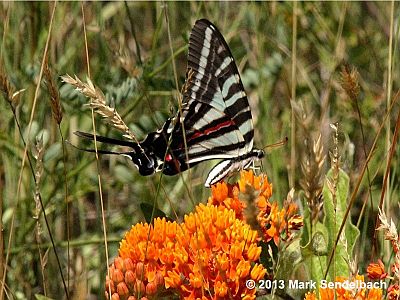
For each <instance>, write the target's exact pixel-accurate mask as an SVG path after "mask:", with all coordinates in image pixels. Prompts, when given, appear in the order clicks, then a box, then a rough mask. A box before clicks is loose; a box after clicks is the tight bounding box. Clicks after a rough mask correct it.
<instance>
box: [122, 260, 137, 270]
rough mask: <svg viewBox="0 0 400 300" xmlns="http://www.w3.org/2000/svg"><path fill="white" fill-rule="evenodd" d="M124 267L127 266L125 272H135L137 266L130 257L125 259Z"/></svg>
mask: <svg viewBox="0 0 400 300" xmlns="http://www.w3.org/2000/svg"><path fill="white" fill-rule="evenodd" d="M124 265H125V270H132V271H133V270H134V269H135V265H134V264H133V261H132V259H130V258H129V257H128V258H125V259H124Z"/></svg>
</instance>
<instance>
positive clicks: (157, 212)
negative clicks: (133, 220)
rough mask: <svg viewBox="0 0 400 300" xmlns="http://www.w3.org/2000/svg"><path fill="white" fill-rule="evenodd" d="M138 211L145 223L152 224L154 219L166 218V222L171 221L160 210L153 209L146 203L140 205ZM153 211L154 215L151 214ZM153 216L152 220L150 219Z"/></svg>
mask: <svg viewBox="0 0 400 300" xmlns="http://www.w3.org/2000/svg"><path fill="white" fill-rule="evenodd" d="M140 209H141V210H142V213H143V215H144V218H145V219H146V222H147V223H149V224H150V223H152V222H153V220H154V219H155V218H166V219H167V220H171V218H170V217H168V216H167V215H166V214H165V213H164V212H163V211H162V210H160V209H158V208H157V207H153V205H151V204H148V203H146V202H142V203H140ZM153 209H154V214H153ZM152 215H153V218H152Z"/></svg>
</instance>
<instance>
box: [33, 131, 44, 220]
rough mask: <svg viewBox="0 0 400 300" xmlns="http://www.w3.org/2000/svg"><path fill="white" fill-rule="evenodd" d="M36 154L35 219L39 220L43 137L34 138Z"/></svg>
mask: <svg viewBox="0 0 400 300" xmlns="http://www.w3.org/2000/svg"><path fill="white" fill-rule="evenodd" d="M35 150H36V153H35V154H34V158H35V159H36V166H35V178H36V180H35V204H36V209H35V215H34V218H35V219H37V220H38V219H39V214H40V210H41V205H40V188H39V187H40V182H41V179H42V175H43V154H44V151H43V136H41V137H36V144H35Z"/></svg>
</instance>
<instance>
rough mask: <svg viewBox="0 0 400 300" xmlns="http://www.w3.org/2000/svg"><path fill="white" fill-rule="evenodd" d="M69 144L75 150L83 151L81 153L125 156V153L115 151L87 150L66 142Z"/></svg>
mask: <svg viewBox="0 0 400 300" xmlns="http://www.w3.org/2000/svg"><path fill="white" fill-rule="evenodd" d="M65 142H66V143H67V144H69V145H71V146H72V147H74V148H75V149H78V150H81V151H85V152H92V153H96V152H97V153H99V154H115V155H122V154H125V153H124V152H115V151H108V150H97V151H96V149H86V148H81V147H78V146H75V145H74V144H72V143H71V142H70V141H68V140H66V141H65Z"/></svg>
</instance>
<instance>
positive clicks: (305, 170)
mask: <svg viewBox="0 0 400 300" xmlns="http://www.w3.org/2000/svg"><path fill="white" fill-rule="evenodd" d="M53 6H54V4H53V3H47V2H25V3H24V2H20V3H11V2H3V3H1V4H0V18H1V20H2V22H1V24H0V29H1V30H0V33H1V52H0V71H1V89H2V91H3V92H4V93H3V95H2V96H1V99H0V129H1V130H0V191H1V192H0V202H1V206H0V207H1V209H2V210H1V211H0V214H1V220H2V231H1V236H0V238H1V240H0V242H1V243H2V246H1V249H2V250H1V253H0V254H1V256H0V260H1V261H0V263H1V265H2V268H1V270H0V271H1V274H0V275H1V278H4V277H3V276H4V274H6V275H5V279H6V280H5V287H4V290H3V292H4V296H5V297H6V298H10V299H31V298H33V297H34V295H35V294H37V293H39V294H45V295H47V296H49V297H52V298H55V299H60V298H61V297H62V296H63V295H64V294H65V293H64V289H63V284H62V281H61V272H60V269H59V266H60V267H61V269H62V273H63V275H64V279H65V280H66V282H67V284H68V289H69V290H70V291H71V292H72V294H71V295H73V297H75V298H76V299H82V298H90V299H95V298H101V297H103V294H104V292H103V287H104V278H105V274H106V263H105V261H106V260H105V257H106V254H105V247H104V235H103V225H102V210H101V205H100V197H99V180H100V182H101V191H102V198H103V200H104V208H105V211H104V214H103V216H104V218H105V223H106V227H107V238H108V243H107V244H108V256H109V257H110V258H112V257H114V256H115V255H116V254H117V248H118V241H119V240H120V239H121V238H122V237H123V233H124V232H125V231H126V230H128V229H129V228H130V226H131V225H132V224H134V223H136V222H139V221H143V220H144V217H143V213H142V209H141V207H140V204H141V203H149V204H152V203H153V202H154V201H155V200H157V205H158V208H159V209H161V210H162V211H164V212H165V213H167V214H168V215H170V216H172V217H173V218H176V217H178V218H179V217H182V216H183V214H184V213H187V212H190V211H192V209H193V202H191V201H190V200H189V199H190V198H192V199H193V200H194V202H195V203H198V202H205V201H206V199H207V197H208V196H209V190H208V189H205V188H204V187H203V182H204V180H205V176H206V175H207V172H208V170H209V169H210V167H211V166H212V165H213V164H214V163H215V162H206V163H202V164H200V165H199V166H197V167H195V168H194V169H193V170H192V171H191V172H185V173H183V174H182V175H181V176H175V177H167V176H160V175H154V176H150V177H141V176H140V175H139V174H138V172H137V170H136V169H135V168H134V166H133V164H132V163H131V162H129V161H128V160H127V159H124V158H120V157H109V156H103V157H100V160H99V161H98V163H96V159H95V155H94V154H92V153H84V152H81V151H79V150H77V149H75V148H74V147H72V146H71V145H70V144H68V143H66V141H67V140H68V141H70V142H71V143H72V144H74V145H80V146H81V147H89V148H90V147H93V145H91V144H88V143H87V142H85V141H82V140H78V139H77V137H76V136H74V135H73V132H74V131H76V130H81V131H86V132H92V130H93V129H92V114H91V111H90V109H88V108H87V107H86V106H85V104H86V103H88V100H87V99H86V98H85V97H83V96H82V95H81V94H80V93H78V92H76V91H75V90H74V89H73V87H72V86H70V85H68V84H65V83H63V82H62V81H61V79H60V76H61V75H65V74H67V73H68V74H70V75H74V74H76V75H77V76H78V77H79V78H81V79H82V80H85V79H86V77H90V78H91V80H92V81H93V83H94V84H95V85H96V86H97V87H99V88H100V89H101V90H102V91H103V93H104V94H105V96H106V99H107V101H108V104H109V105H110V106H112V107H115V108H116V109H117V110H118V112H119V113H120V114H121V116H122V118H123V119H124V121H125V122H126V124H128V126H129V127H130V128H131V130H132V131H133V132H134V134H135V135H136V136H137V137H138V138H139V139H142V138H143V137H144V136H145V135H146V133H148V132H150V131H152V130H155V129H157V128H159V127H160V125H161V124H162V123H163V122H164V121H165V119H166V118H167V117H168V116H170V115H171V114H174V112H175V111H176V110H177V103H178V100H177V99H178V98H177V97H178V91H179V90H180V88H181V86H182V84H183V83H184V79H185V71H186V54H187V43H188V37H189V33H190V30H191V27H192V26H193V24H194V22H195V20H196V19H199V18H207V19H209V20H210V21H212V22H214V23H215V24H216V25H217V27H218V28H219V29H220V31H221V32H222V33H223V35H224V36H225V38H226V40H227V42H228V44H229V45H230V48H231V50H232V53H233V55H234V57H235V59H236V62H237V64H238V67H239V70H240V72H241V76H242V80H243V83H244V86H245V88H246V90H247V93H248V96H249V102H250V105H251V107H252V113H253V119H254V122H255V130H256V138H255V145H256V146H257V147H258V148H262V147H265V146H266V145H268V144H271V143H274V142H277V141H279V140H281V139H283V138H284V137H286V136H287V137H289V143H288V144H287V145H285V146H284V147H281V148H279V150H271V151H269V153H268V155H267V157H266V158H265V159H264V161H263V171H264V172H265V173H267V174H268V177H269V180H270V181H271V182H272V183H273V189H274V194H273V198H274V199H278V200H281V199H284V198H285V197H286V194H287V193H288V191H289V189H290V187H292V186H293V187H294V188H295V189H296V198H298V199H299V200H301V201H302V203H303V204H305V203H307V201H305V200H309V199H312V198H313V199H316V200H315V201H317V204H316V205H317V206H318V205H319V204H318V203H320V202H319V201H320V200H321V199H322V200H323V198H321V197H320V195H321V189H322V186H321V181H322V180H323V179H324V176H325V174H326V173H327V171H328V169H329V166H330V160H329V159H325V158H324V157H325V155H327V154H328V151H332V148H333V146H334V143H333V142H332V141H333V139H332V137H333V134H334V131H332V129H331V127H330V124H332V123H336V122H337V123H338V151H339V153H338V154H339V155H338V156H340V162H341V168H342V169H343V170H344V171H345V172H346V173H347V175H348V176H349V177H350V193H351V192H352V191H354V188H355V187H356V183H357V179H358V178H359V176H360V174H361V171H362V168H363V167H364V165H365V162H366V157H367V155H368V153H369V151H370V150H371V147H372V145H373V142H374V139H375V137H376V135H377V133H378V131H379V127H380V126H381V125H384V129H383V131H382V132H381V133H380V135H379V137H378V140H377V144H376V147H375V149H374V152H373V156H372V159H371V160H370V163H369V168H368V172H366V173H365V175H364V176H363V181H362V183H361V187H360V189H359V190H358V193H357V194H356V198H355V203H354V205H353V207H352V209H351V216H350V217H351V219H352V220H353V223H354V224H357V226H358V228H359V230H360V232H361V235H360V237H359V239H358V242H357V244H356V245H355V248H354V255H355V256H357V258H358V261H359V268H360V269H361V270H363V269H365V266H366V265H367V264H368V262H369V261H370V260H371V256H370V255H371V253H368V252H365V251H364V250H365V249H371V248H372V243H373V236H374V225H375V219H376V214H377V206H378V203H379V200H380V198H381V195H382V191H383V189H382V186H383V179H384V177H385V174H386V173H387V170H389V171H390V176H389V177H388V181H387V183H388V184H387V190H386V195H385V202H384V207H385V210H386V211H387V212H388V216H389V217H393V218H394V219H395V222H396V223H397V221H398V218H397V217H396V216H398V214H399V207H398V201H399V188H400V187H399V168H398V166H399V157H400V156H399V155H400V151H399V147H395V148H394V153H393V155H389V146H390V145H391V144H392V143H394V144H396V140H395V139H393V132H394V128H395V125H396V122H397V121H398V120H397V113H398V112H399V105H398V104H395V105H394V108H393V110H392V111H390V113H389V118H388V119H387V122H385V123H383V122H384V118H385V114H386V112H387V111H388V109H389V106H390V103H391V102H392V101H393V99H396V93H397V92H398V89H399V87H400V81H399V80H400V77H399V76H400V72H399V71H400V68H399V55H398V53H399V52H398V51H399V49H398V42H399V25H398V24H399V15H400V9H399V5H398V3H395V4H392V3H386V2H376V3H375V2H327V3H319V2H310V3H308V2H303V3H298V4H295V3H289V2H288V3H285V2H284V3H280V2H279V3H278V2H257V3H239V2H212V3H200V2H179V3H175V2H167V3H164V2H152V3H147V2H128V3H125V2H110V3H103V2H89V3H78V2H60V3H57V6H56V8H55V10H54V15H52V13H53ZM391 17H392V18H393V19H392V21H391ZM393 20H394V21H393ZM84 24H85V27H84V26H83V25H84ZM391 24H394V25H393V26H392V27H391ZM396 26H397V27H396ZM85 30H86V32H85ZM168 31H169V32H170V37H171V40H169V38H168ZM48 38H49V40H48ZM85 39H87V47H88V48H87V50H88V51H87V53H86V48H85V42H86V40H85ZM47 41H48V46H47V47H46V42H47ZM171 48H172V49H173V53H172V52H171ZM45 49H47V50H46V51H45ZM45 53H46V54H47V55H45ZM44 56H46V57H47V61H48V66H49V70H48V71H47V72H43V68H44V66H45V64H44V63H43V58H44ZM87 57H88V59H89V64H88V61H87ZM173 61H174V63H175V64H176V72H174V68H173V63H172V62H173ZM346 64H348V67H347V73H346V71H345V73H343V69H345V68H344V66H345V65H346ZM353 68H354V69H353ZM355 70H356V71H355ZM356 72H358V75H357V73H356ZM175 76H176V77H177V81H178V86H176V84H175V79H174V78H175ZM346 76H347V77H346ZM351 80H354V81H355V83H353V85H351V84H350V90H346V83H347V84H349V82H350V83H351ZM357 85H358V86H359V90H358V92H357V88H355V87H356V86H357ZM351 88H353V89H354V90H355V92H357V93H356V95H355V97H353V98H352V95H351ZM20 90H23V91H20ZM354 90H353V91H354ZM10 91H13V92H17V91H20V92H19V93H18V95H17V96H14V97H12V96H13V93H10ZM349 91H350V92H349ZM58 93H59V99H60V103H61V110H62V120H61V122H60V123H59V125H58V123H57V121H56V119H55V118H53V116H52V106H53V108H54V106H57V102H53V104H52V102H51V98H52V97H53V100H54V99H55V98H56V97H57V94H58ZM54 101H56V100H54ZM291 101H292V102H291ZM55 108H57V107H55ZM55 116H56V117H57V113H56V115H55ZM58 117H59V119H58V121H60V117H61V115H60V114H59V115H58ZM95 123H96V131H97V132H98V133H100V134H102V135H106V136H110V137H116V138H121V133H120V132H118V131H116V130H115V129H113V128H112V127H111V126H110V125H108V124H107V123H106V122H105V121H104V120H102V119H101V118H100V117H98V116H96V117H95ZM18 126H19V127H18ZM292 129H294V130H295V131H293V130H292ZM319 135H321V140H320V145H319V147H318V149H319V150H320V151H319V152H318V153H317V152H316V151H313V147H312V145H313V143H314V142H316V141H317V140H318V137H319ZM38 137H39V138H40V139H43V151H42V152H41V151H38V149H37V146H35V145H36V143H37V142H36V140H37V138H38ZM39 148H40V146H39ZM24 150H27V154H28V156H29V158H30V162H31V164H32V168H31V167H30V162H29V161H28V160H27V158H26V157H25V155H24V153H25V151H24ZM41 154H42V155H43V157H42V161H41ZM327 157H328V158H329V156H327ZM389 157H391V162H390V164H389V166H387V160H388V158H389ZM307 161H308V162H309V163H308V164H307ZM32 171H33V173H34V174H35V176H33V174H32ZM98 174H99V175H100V176H99V177H98ZM99 178H100V179H99ZM159 183H161V189H160V191H159V193H158V192H157V189H158V185H159ZM184 183H186V184H187V186H189V189H186V188H185V184H184ZM39 194H40V196H39ZM40 198H41V199H40ZM40 200H42V203H43V207H44V208H45V211H46V217H47V221H48V227H49V229H50V230H51V232H52V236H53V240H54V243H55V244H56V245H57V247H56V249H57V253H58V260H59V265H58V263H57V258H56V256H55V255H54V251H53V249H52V246H51V243H50V242H51V240H50V236H49V232H48V227H47V225H46V224H45V220H44V215H43V210H42V207H41V205H40ZM299 203H300V202H299ZM322 203H323V201H322ZM364 203H365V208H364V209H363V208H362V207H363V205H364ZM172 208H174V209H175V211H176V215H175V213H174V212H173V210H172ZM303 209H305V208H304V207H303ZM314 212H316V216H315V217H318V215H319V213H318V212H319V209H317V210H314ZM378 243H379V241H378ZM67 249H69V251H67ZM387 249H388V248H387V247H385V245H384V244H381V243H379V246H378V247H377V253H378V254H382V253H385V251H386V252H388V251H387ZM386 255H390V253H386ZM68 265H69V268H68V267H67V266H68Z"/></svg>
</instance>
